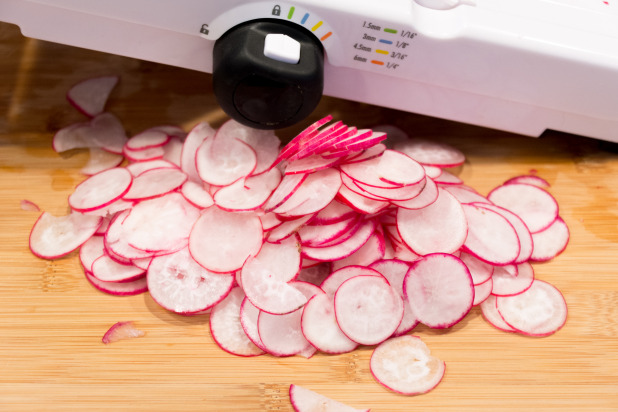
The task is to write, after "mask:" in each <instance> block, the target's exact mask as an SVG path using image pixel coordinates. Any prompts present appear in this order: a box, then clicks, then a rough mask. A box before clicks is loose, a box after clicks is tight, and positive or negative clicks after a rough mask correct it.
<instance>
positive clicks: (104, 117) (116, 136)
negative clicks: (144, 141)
mask: <svg viewBox="0 0 618 412" xmlns="http://www.w3.org/2000/svg"><path fill="white" fill-rule="evenodd" d="M79 132H80V134H81V137H82V139H83V140H84V141H85V142H86V147H100V148H101V149H105V150H107V151H108V152H112V153H117V154H122V148H123V147H124V145H125V143H126V142H127V140H128V138H127V135H126V132H125V130H124V127H123V126H122V123H121V122H120V120H119V119H118V118H117V117H116V116H115V115H113V114H112V113H101V114H99V115H97V116H95V117H94V118H92V119H91V120H90V122H89V123H88V125H87V127H84V128H80V129H79Z"/></svg>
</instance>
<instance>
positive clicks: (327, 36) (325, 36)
mask: <svg viewBox="0 0 618 412" xmlns="http://www.w3.org/2000/svg"><path fill="white" fill-rule="evenodd" d="M331 34H333V32H332V31H329V32H328V33H326V34H325V35H324V36H322V37H321V38H320V40H322V41H324V40H326V39H328V38H329V37H330V35H331Z"/></svg>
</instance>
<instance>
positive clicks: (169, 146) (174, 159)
mask: <svg viewBox="0 0 618 412" xmlns="http://www.w3.org/2000/svg"><path fill="white" fill-rule="evenodd" d="M182 147H183V141H182V140H181V139H180V138H179V137H172V138H171V139H170V141H169V142H167V143H166V144H165V146H163V151H164V152H165V153H163V160H167V161H168V162H170V163H173V164H175V165H176V166H178V167H180V161H181V158H182Z"/></svg>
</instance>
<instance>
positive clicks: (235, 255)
mask: <svg viewBox="0 0 618 412" xmlns="http://www.w3.org/2000/svg"><path fill="white" fill-rule="evenodd" d="M262 238H263V232H262V223H261V222H260V219H259V217H257V215H255V214H251V213H247V214H241V213H231V212H226V211H224V210H221V209H219V208H217V207H215V206H211V207H210V208H208V209H205V210H204V211H203V212H202V214H201V216H200V217H199V219H198V220H197V221H196V222H195V225H194V226H193V229H192V230H191V235H190V237H189V250H190V251H191V255H192V256H193V258H194V259H195V260H196V261H197V262H199V263H200V264H201V265H202V266H204V267H205V268H207V269H209V270H211V271H213V272H228V273H229V272H233V271H236V270H239V269H240V268H241V267H242V265H243V264H244V263H245V261H246V260H247V258H248V257H249V256H254V255H256V254H257V253H258V252H259V250H260V248H261V247H262Z"/></svg>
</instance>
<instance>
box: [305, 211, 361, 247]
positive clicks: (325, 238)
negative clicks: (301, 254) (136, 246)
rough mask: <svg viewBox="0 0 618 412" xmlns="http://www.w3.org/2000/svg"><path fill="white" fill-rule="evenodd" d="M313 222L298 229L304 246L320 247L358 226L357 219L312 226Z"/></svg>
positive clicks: (352, 218)
mask: <svg viewBox="0 0 618 412" xmlns="http://www.w3.org/2000/svg"><path fill="white" fill-rule="evenodd" d="M312 222H313V220H312V221H311V222H309V223H308V224H306V225H304V226H302V227H301V228H300V229H298V236H299V238H300V241H301V243H302V244H303V245H307V246H320V245H324V244H326V243H327V242H330V241H332V240H334V239H337V238H339V237H340V236H342V235H343V234H344V233H346V232H348V231H349V230H350V229H351V228H352V227H354V226H356V225H357V224H358V218H357V217H355V216H354V217H351V218H349V219H346V220H341V221H337V222H334V223H325V224H312Z"/></svg>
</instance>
